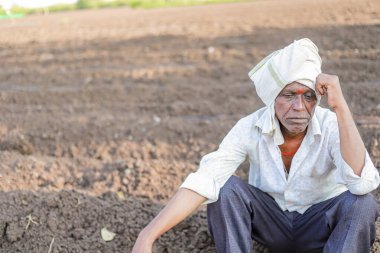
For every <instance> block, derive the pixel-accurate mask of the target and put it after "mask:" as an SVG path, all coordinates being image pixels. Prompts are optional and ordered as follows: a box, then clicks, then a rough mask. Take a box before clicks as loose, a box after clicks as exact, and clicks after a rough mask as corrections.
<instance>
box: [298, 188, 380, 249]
mask: <svg viewBox="0 0 380 253" xmlns="http://www.w3.org/2000/svg"><path fill="white" fill-rule="evenodd" d="M377 216H378V214H377V202H376V200H375V199H374V197H373V196H372V195H371V194H366V195H362V196H358V195H353V194H352V193H350V192H349V191H346V192H344V193H342V194H341V195H339V196H337V197H334V198H332V199H329V200H326V201H323V202H321V203H318V204H315V205H313V206H312V207H310V208H309V209H308V210H307V211H306V212H305V213H304V214H295V217H294V238H296V239H295V244H296V248H297V252H310V251H311V250H317V249H319V250H320V252H322V249H323V252H324V253H341V252H343V253H345V252H350V253H367V252H370V247H371V245H372V244H373V242H374V240H375V220H376V218H377Z"/></svg>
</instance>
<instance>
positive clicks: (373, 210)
mask: <svg viewBox="0 0 380 253" xmlns="http://www.w3.org/2000/svg"><path fill="white" fill-rule="evenodd" d="M349 195H350V196H349V198H354V199H355V201H354V203H353V205H346V208H347V209H348V210H351V211H352V213H353V214H354V215H355V216H358V217H360V219H367V220H368V221H369V222H374V221H375V220H376V218H377V217H378V204H377V201H376V199H375V198H374V196H373V195H372V194H370V193H368V194H364V195H354V194H351V193H350V194H349Z"/></svg>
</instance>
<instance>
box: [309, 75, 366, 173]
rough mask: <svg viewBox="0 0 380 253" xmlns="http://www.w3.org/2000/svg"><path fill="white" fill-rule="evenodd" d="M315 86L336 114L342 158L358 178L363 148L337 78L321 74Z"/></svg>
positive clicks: (363, 157) (361, 167) (362, 159)
mask: <svg viewBox="0 0 380 253" xmlns="http://www.w3.org/2000/svg"><path fill="white" fill-rule="evenodd" d="M315 86H316V90H317V91H318V92H319V94H321V95H322V96H323V95H327V103H328V104H329V106H330V107H331V108H332V109H333V110H334V111H335V113H336V116H337V120H338V128H339V139H340V152H341V155H342V158H343V159H344V161H345V162H346V163H347V164H348V165H349V166H350V167H351V168H352V170H353V171H354V173H355V174H356V175H358V176H360V175H361V172H362V170H363V167H364V163H365V154H366V151H365V146H364V143H363V140H362V138H361V137H360V134H359V131H358V129H357V127H356V125H355V122H354V119H353V118H352V115H351V111H350V109H349V107H348V105H347V102H346V100H345V99H344V96H343V92H342V89H341V87H340V83H339V78H338V77H337V76H334V75H327V74H323V73H321V74H319V76H318V77H317V80H316V85H315Z"/></svg>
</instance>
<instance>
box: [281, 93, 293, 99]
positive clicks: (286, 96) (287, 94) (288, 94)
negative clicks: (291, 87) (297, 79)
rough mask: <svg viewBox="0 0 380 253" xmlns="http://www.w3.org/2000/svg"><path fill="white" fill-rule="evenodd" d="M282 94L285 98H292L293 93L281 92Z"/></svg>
mask: <svg viewBox="0 0 380 253" xmlns="http://www.w3.org/2000/svg"><path fill="white" fill-rule="evenodd" d="M282 96H283V97H285V98H293V97H294V95H293V94H292V93H284V94H282Z"/></svg>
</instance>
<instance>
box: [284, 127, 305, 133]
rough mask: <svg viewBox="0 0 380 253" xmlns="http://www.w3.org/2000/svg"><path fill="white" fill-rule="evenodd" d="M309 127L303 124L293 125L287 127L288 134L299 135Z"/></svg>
mask: <svg viewBox="0 0 380 253" xmlns="http://www.w3.org/2000/svg"><path fill="white" fill-rule="evenodd" d="M306 129H307V125H306V126H305V125H302V126H291V127H289V128H286V130H287V132H288V134H290V135H297V134H301V133H303V132H305V131H306Z"/></svg>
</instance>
